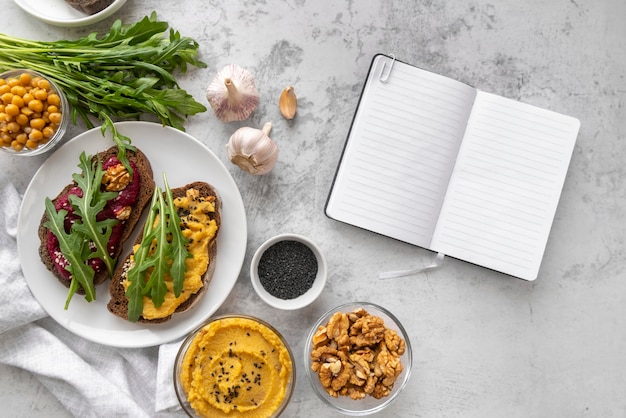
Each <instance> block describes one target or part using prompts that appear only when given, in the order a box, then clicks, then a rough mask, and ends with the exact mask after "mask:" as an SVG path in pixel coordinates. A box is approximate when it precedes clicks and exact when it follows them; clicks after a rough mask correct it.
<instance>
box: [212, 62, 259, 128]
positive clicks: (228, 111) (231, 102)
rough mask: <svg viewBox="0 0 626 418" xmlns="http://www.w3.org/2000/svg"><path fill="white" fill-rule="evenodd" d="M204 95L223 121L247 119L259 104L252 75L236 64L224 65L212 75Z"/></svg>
mask: <svg viewBox="0 0 626 418" xmlns="http://www.w3.org/2000/svg"><path fill="white" fill-rule="evenodd" d="M206 97H207V99H208V101H209V104H210V105H211V108H213V111H214V112H215V115H216V116H217V117H218V118H219V119H220V120H221V121H223V122H234V121H240V120H244V119H247V118H248V116H250V114H251V113H252V112H254V111H255V110H256V108H257V106H258V105H259V92H258V91H257V88H256V85H255V83H254V77H252V74H250V72H249V71H248V70H246V69H244V68H241V67H240V66H238V65H236V64H230V65H227V66H225V67H224V68H222V69H221V70H220V71H219V72H218V73H217V74H216V75H215V77H213V80H212V81H211V83H210V84H209V86H208V87H207V90H206Z"/></svg>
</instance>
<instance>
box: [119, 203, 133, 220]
mask: <svg viewBox="0 0 626 418" xmlns="http://www.w3.org/2000/svg"><path fill="white" fill-rule="evenodd" d="M132 211H133V208H132V207H131V206H124V207H123V208H122V209H120V210H118V211H117V212H115V218H116V219H118V220H120V221H125V220H126V219H128V218H130V214H131V213H132Z"/></svg>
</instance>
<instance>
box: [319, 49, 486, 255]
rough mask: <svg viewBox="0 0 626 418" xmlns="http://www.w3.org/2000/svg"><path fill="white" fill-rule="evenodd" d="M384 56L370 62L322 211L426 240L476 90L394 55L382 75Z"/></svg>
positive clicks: (379, 230)
mask: <svg viewBox="0 0 626 418" xmlns="http://www.w3.org/2000/svg"><path fill="white" fill-rule="evenodd" d="M384 63H386V64H387V65H391V59H390V58H389V57H386V56H383V55H378V56H376V57H375V58H374V60H373V62H372V66H371V68H370V72H369V74H368V79H367V81H366V85H365V88H364V90H363V93H362V97H361V100H360V103H359V106H358V108H357V111H356V114H355V119H354V121H353V125H352V128H351V130H350V133H349V136H348V139H347V141H346V147H345V150H344V154H343V157H342V161H341V162H340V165H339V169H338V171H337V175H336V178H335V181H334V184H333V188H332V191H331V193H330V196H329V199H328V202H327V205H326V214H327V215H328V216H329V217H331V218H333V219H336V220H339V221H343V222H346V223H349V224H352V225H355V226H358V227H361V228H365V229H368V230H370V231H374V232H377V233H380V234H383V235H386V236H390V237H393V238H396V239H399V240H401V241H405V242H409V243H412V244H415V245H418V246H421V247H426V248H429V246H430V243H431V239H432V234H433V231H434V227H435V224H436V221H437V218H438V216H439V212H440V209H441V204H442V201H443V196H444V194H445V191H446V189H447V187H448V182H449V179H450V174H451V171H452V167H453V164H454V161H455V159H456V154H457V152H458V149H459V146H460V141H461V138H462V135H463V132H464V130H465V125H466V123H467V118H468V116H469V112H470V109H471V106H472V102H473V100H474V96H475V94H476V91H475V89H473V88H471V87H470V86H468V85H466V84H463V83H460V82H458V81H455V80H452V79H449V78H446V77H442V76H439V75H436V74H433V73H430V72H427V71H423V70H421V69H418V68H415V67H412V66H409V65H407V64H404V63H401V62H398V61H396V62H395V63H394V64H393V70H392V71H391V74H390V77H389V79H388V81H387V82H386V83H382V82H381V81H380V76H381V71H383V64H384ZM388 69H389V67H387V68H386V69H385V71H387V70H388Z"/></svg>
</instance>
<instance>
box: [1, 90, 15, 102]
mask: <svg viewBox="0 0 626 418" xmlns="http://www.w3.org/2000/svg"><path fill="white" fill-rule="evenodd" d="M0 100H2V103H4V104H5V105H6V104H9V103H11V100H13V93H11V92H10V91H9V92H8V93H4V94H3V95H2V96H0Z"/></svg>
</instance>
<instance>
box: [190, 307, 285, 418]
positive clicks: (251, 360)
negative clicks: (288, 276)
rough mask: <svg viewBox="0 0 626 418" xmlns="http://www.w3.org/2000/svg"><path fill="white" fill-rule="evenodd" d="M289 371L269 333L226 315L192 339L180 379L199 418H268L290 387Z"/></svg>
mask: <svg viewBox="0 0 626 418" xmlns="http://www.w3.org/2000/svg"><path fill="white" fill-rule="evenodd" d="M293 367H294V366H293V364H292V362H291V357H290V355H289V351H288V349H287V347H286V346H285V344H284V343H283V341H282V340H281V338H280V337H279V336H278V335H277V334H276V333H275V332H274V331H273V330H271V329H270V328H268V327H267V326H265V325H263V324H261V323H259V322H257V321H255V320H253V319H249V318H241V317H236V318H235V317H227V318H222V319H218V320H216V321H214V322H212V323H210V324H208V325H206V326H205V327H204V328H203V329H202V330H201V331H200V332H199V333H198V334H197V335H196V336H195V337H194V339H193V341H192V342H191V344H190V346H189V348H188V349H187V352H186V353H185V356H184V358H183V364H182V368H181V372H180V380H181V383H182V386H183V389H184V390H185V393H186V395H187V400H188V401H189V404H190V405H191V407H192V408H193V409H194V410H195V411H196V413H197V414H198V415H200V416H202V417H212V418H214V417H259V418H260V417H270V416H272V414H273V413H274V412H276V411H277V410H278V408H279V407H280V405H281V403H282V402H283V400H284V398H285V396H287V391H288V387H289V385H292V384H293V382H291V378H292V369H293Z"/></svg>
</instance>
